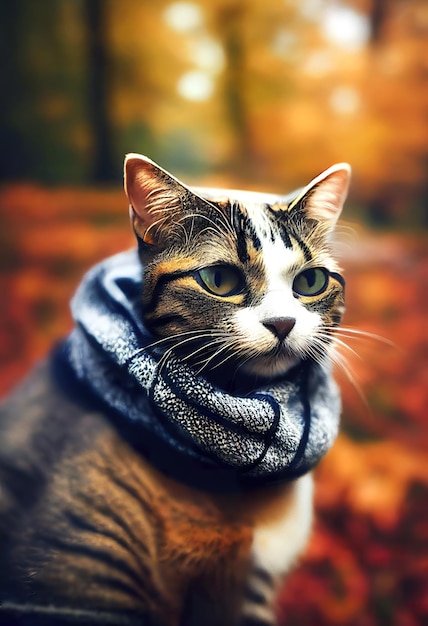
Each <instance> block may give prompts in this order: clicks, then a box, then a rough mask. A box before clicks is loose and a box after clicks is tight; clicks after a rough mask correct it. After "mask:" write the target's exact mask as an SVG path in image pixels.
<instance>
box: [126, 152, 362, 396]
mask: <svg viewBox="0 0 428 626" xmlns="http://www.w3.org/2000/svg"><path fill="white" fill-rule="evenodd" d="M349 178H350V167H349V165H347V164H343V163H342V164H339V165H335V166H333V167H331V168H330V169H328V170H326V171H325V172H323V173H322V174H321V175H320V176H318V177H317V178H315V179H314V180H313V181H312V182H311V183H310V184H309V185H308V186H307V187H305V188H304V189H303V190H302V191H300V192H299V193H297V194H294V196H293V195H292V196H289V197H276V196H273V195H270V194H258V193H253V192H235V191H223V190H208V189H191V188H189V187H187V186H186V185H184V184H183V183H181V182H180V181H178V180H177V179H176V178H174V177H173V176H171V175H170V174H169V173H167V172H166V171H165V170H163V169H162V168H160V167H159V166H158V165H156V164H155V163H153V162H152V161H151V160H150V159H148V158H146V157H143V156H141V155H137V154H130V155H128V156H127V158H126V161H125V190H126V193H127V195H128V198H129V201H130V205H131V207H130V211H131V220H132V224H133V227H134V230H135V233H136V235H137V238H138V241H139V249H140V256H141V259H142V261H143V265H144V288H143V294H142V301H143V315H144V319H145V323H146V325H147V327H148V328H149V329H150V330H151V332H152V333H153V335H154V337H155V338H159V339H162V340H163V341H162V342H161V343H160V344H159V345H163V346H164V349H166V350H167V349H170V348H172V349H173V351H174V353H175V354H176V355H178V356H179V357H180V358H183V359H186V360H187V361H188V362H189V363H190V365H191V366H192V367H194V368H195V369H196V370H197V371H202V372H203V373H204V375H206V376H207V377H208V378H210V377H211V378H212V379H213V380H214V382H216V383H217V384H220V385H222V386H223V387H228V386H229V383H230V382H232V381H234V380H240V383H239V384H241V386H242V380H243V379H245V378H247V379H262V380H263V379H271V378H275V377H278V376H281V375H284V374H285V373H286V372H287V371H288V370H289V369H290V368H292V367H293V366H294V365H296V364H297V363H298V362H299V361H300V360H302V359H308V358H309V359H315V360H318V361H320V360H322V359H323V358H325V357H326V355H327V354H328V350H329V345H330V344H331V338H332V331H333V328H334V327H335V326H337V325H338V324H339V322H340V320H341V317H342V314H343V311H344V281H343V279H342V277H341V276H340V274H339V269H338V267H337V265H336V262H335V261H334V259H333V257H332V254H331V249H330V248H331V244H330V243H329V241H330V236H331V233H332V231H333V230H334V228H335V224H336V221H337V218H338V217H339V214H340V212H341V209H342V206H343V203H344V200H345V198H346V194H347V189H348V184H349ZM239 384H238V386H239Z"/></svg>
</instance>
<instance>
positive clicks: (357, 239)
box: [0, 185, 428, 626]
mask: <svg viewBox="0 0 428 626" xmlns="http://www.w3.org/2000/svg"><path fill="white" fill-rule="evenodd" d="M0 210H1V214H2V229H1V232H0V236H1V241H0V256H1V262H2V263H1V274H0V279H1V293H2V303H1V309H0V359H1V367H2V377H1V381H0V384H1V392H2V393H6V392H7V391H8V389H10V388H11V387H12V385H13V384H14V383H15V382H16V381H17V380H18V379H19V378H20V377H21V376H22V375H24V373H25V371H26V370H27V369H28V368H29V367H30V366H31V365H32V364H33V363H34V362H35V361H36V360H38V359H39V358H41V357H42V356H43V355H44V354H46V352H47V351H48V350H49V347H50V346H51V345H52V343H53V342H55V341H56V340H58V339H59V338H60V337H61V336H62V335H63V334H65V333H66V332H67V331H68V330H69V329H70V327H71V323H72V322H71V319H70V315H69V311H68V301H69V298H70V296H71V295H72V292H73V290H74V288H75V287H76V285H77V284H78V282H79V280H80V278H81V276H82V274H83V272H84V271H85V270H86V269H87V268H88V267H89V266H91V265H92V264H93V263H95V262H96V261H98V260H100V259H102V258H104V257H106V256H107V255H109V254H112V253H114V252H117V251H120V250H123V249H125V248H127V247H129V246H131V245H133V236H132V234H131V229H130V227H129V224H128V220H127V217H126V214H127V206H126V200H125V198H124V195H123V192H122V191H120V190H112V191H106V190H81V191H76V190H71V189H70V190H69V189H58V190H47V189H46V188H43V187H38V186H11V185H9V186H6V187H4V188H3V189H2V191H1V192H0ZM347 232H348V234H347V236H346V238H345V243H344V245H342V246H341V256H342V264H343V266H344V267H345V275H346V278H347V306H348V310H347V314H346V317H345V320H344V327H349V328H356V329H360V330H363V331H366V332H368V333H372V334H373V335H379V336H380V337H382V338H383V339H380V338H373V337H372V338H364V337H355V338H354V339H348V340H347V343H348V345H349V346H350V347H351V348H352V350H355V352H356V353H357V355H358V356H357V355H355V354H353V353H352V352H351V351H350V350H348V349H346V348H344V349H343V354H344V355H345V356H347V358H348V361H349V365H350V370H352V377H353V379H354V382H355V385H354V384H351V383H350V382H349V381H348V379H347V378H346V376H345V375H344V374H343V373H341V372H340V371H338V377H339V379H340V381H341V387H342V389H343V396H344V410H343V421H342V432H341V435H340V437H339V439H338V440H337V442H336V444H335V446H334V447H333V449H332V451H331V452H330V453H329V454H328V455H327V457H326V458H325V459H324V460H323V462H322V463H321V464H320V466H319V467H318V468H317V470H316V478H317V491H316V522H315V527H314V534H313V538H312V540H311V542H310V545H309V549H308V551H307V554H306V556H305V557H304V559H303V561H302V563H301V565H300V566H299V567H298V569H297V570H296V571H295V572H294V573H293V574H291V575H290V577H289V579H288V584H287V585H286V587H285V589H284V591H283V593H282V595H281V598H280V603H279V607H278V611H279V614H280V616H281V624H284V626H285V625H287V626H297V625H303V624H304V625H305V626H312V625H314V626H323V625H325V626H327V625H329V626H331V625H346V626H353V625H355V626H375V625H378V624H382V625H383V624H397V625H398V626H417V625H421V624H422V623H426V622H425V620H426V619H427V618H428V498H427V496H428V466H427V457H426V451H427V447H428V429H427V428H426V413H427V409H426V407H427V406H428V397H427V395H428V369H427V359H426V357H427V352H428V338H427V333H426V319H427V313H428V301H427V297H426V292H427V276H428V256H427V240H426V238H425V237H423V236H410V235H409V236H403V235H398V234H379V233H373V232H368V231H360V230H356V231H354V232H353V234H351V235H349V229H347Z"/></svg>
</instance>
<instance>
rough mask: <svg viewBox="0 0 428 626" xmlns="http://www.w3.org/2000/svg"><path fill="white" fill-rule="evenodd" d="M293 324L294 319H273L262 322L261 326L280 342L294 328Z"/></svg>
mask: <svg viewBox="0 0 428 626" xmlns="http://www.w3.org/2000/svg"><path fill="white" fill-rule="evenodd" d="M295 323H296V320H295V318H294V317H274V318H271V319H267V320H264V322H263V326H265V327H266V328H267V329H268V330H270V332H271V333H273V334H274V335H275V337H277V338H278V339H279V340H280V341H282V340H283V339H285V338H286V337H287V335H288V334H289V332H290V331H291V330H292V329H293V328H294V325H295Z"/></svg>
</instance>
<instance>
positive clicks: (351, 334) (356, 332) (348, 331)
mask: <svg viewBox="0 0 428 626" xmlns="http://www.w3.org/2000/svg"><path fill="white" fill-rule="evenodd" d="M334 334H338V335H341V336H343V337H346V338H349V339H357V338H362V339H372V340H374V341H380V342H381V343H385V344H386V345H388V346H391V347H392V348H394V347H396V344H395V343H394V342H393V341H391V340H390V339H388V338H387V337H383V336H382V335H378V334H376V333H372V332H369V331H366V330H360V329H358V328H351V327H348V326H338V327H336V328H335V329H334Z"/></svg>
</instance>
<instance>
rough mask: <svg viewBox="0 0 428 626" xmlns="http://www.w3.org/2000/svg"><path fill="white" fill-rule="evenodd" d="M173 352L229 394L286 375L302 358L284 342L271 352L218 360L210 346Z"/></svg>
mask: <svg viewBox="0 0 428 626" xmlns="http://www.w3.org/2000/svg"><path fill="white" fill-rule="evenodd" d="M174 352H175V353H176V356H178V357H179V358H180V359H181V360H183V361H184V362H185V363H186V364H187V365H189V366H190V367H191V368H192V369H193V370H194V371H195V372H196V373H197V374H198V375H201V376H204V378H206V379H207V380H208V381H209V382H211V383H212V384H214V385H215V386H217V387H219V388H221V389H222V390H223V391H226V392H228V393H250V392H252V391H255V390H256V389H258V388H260V387H261V386H264V385H266V384H268V383H269V382H272V381H274V380H278V379H279V378H282V377H285V376H286V375H287V373H288V372H289V371H290V370H291V369H293V368H294V367H295V366H296V365H297V364H298V363H299V362H300V360H301V359H300V357H298V356H297V355H296V354H294V353H293V352H291V350H290V348H289V347H288V345H287V344H286V342H284V341H282V342H279V343H278V345H276V346H275V347H273V348H271V349H270V350H269V351H263V352H262V351H260V352H256V353H253V354H251V355H250V356H249V355H247V354H245V353H243V354H239V353H238V354H237V353H232V352H231V353H229V354H224V353H223V354H222V355H221V359H220V358H217V359H216V358H215V355H214V353H213V352H212V350H210V348H209V347H208V346H201V345H200V346H199V348H198V349H195V350H194V351H193V353H189V352H187V351H186V352H183V351H180V350H179V349H178V350H174ZM202 355H203V359H202V358H201V357H202ZM201 361H202V363H201Z"/></svg>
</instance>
